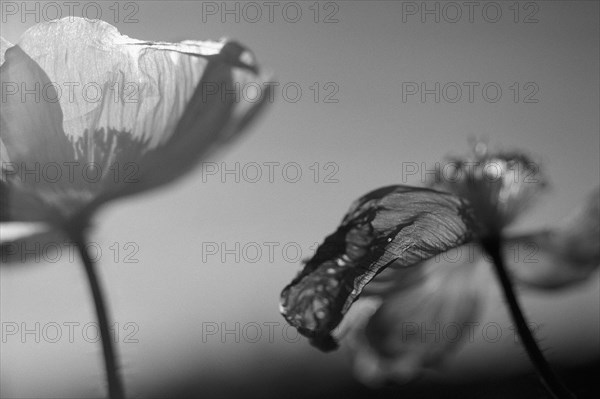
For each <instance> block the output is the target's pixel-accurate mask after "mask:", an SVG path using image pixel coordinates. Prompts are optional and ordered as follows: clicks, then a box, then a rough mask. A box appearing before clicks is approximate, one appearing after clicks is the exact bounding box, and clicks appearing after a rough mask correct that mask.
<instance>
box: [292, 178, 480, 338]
mask: <svg viewBox="0 0 600 399" xmlns="http://www.w3.org/2000/svg"><path fill="white" fill-rule="evenodd" d="M471 226H472V222H471V218H470V216H469V210H468V207H467V205H466V204H465V203H464V202H463V201H462V200H461V199H460V198H458V197H456V196H454V195H452V194H447V193H442V192H438V191H435V190H431V189H425V188H416V187H407V186H391V187H385V188H381V189H378V190H375V191H373V192H371V193H369V194H367V195H365V196H363V197H362V198H360V199H359V200H358V201H356V202H355V203H354V204H353V206H352V207H351V209H350V211H349V212H348V214H347V215H346V216H345V218H344V220H343V221H342V224H341V225H340V227H339V228H338V229H337V231H336V232H335V233H333V234H332V235H330V236H329V237H327V238H326V239H325V241H324V243H323V244H322V245H321V246H320V247H319V248H318V249H317V252H316V254H315V256H314V257H313V258H312V259H311V260H310V261H309V262H308V263H307V264H306V265H305V267H304V269H303V270H302V271H301V272H300V274H299V275H298V276H297V277H296V278H295V279H294V280H293V281H292V282H291V284H290V285H288V286H287V287H286V288H285V289H284V290H283V292H282V294H281V312H282V314H283V315H284V317H285V318H286V319H287V321H288V322H289V323H290V324H291V325H293V326H295V327H296V328H297V329H298V331H299V332H300V333H302V334H304V335H306V336H308V337H310V338H311V339H312V340H311V341H312V343H313V344H315V345H316V346H318V347H320V348H321V349H324V350H328V349H333V348H335V346H336V345H335V341H334V340H333V339H332V337H331V335H330V332H331V331H332V330H333V329H334V328H335V327H336V326H337V325H338V324H339V322H340V321H341V320H342V318H343V316H344V314H345V313H346V312H347V311H348V309H349V308H350V306H351V305H352V303H353V302H354V301H355V300H356V299H357V298H358V296H359V295H360V294H361V292H362V290H363V288H364V287H365V285H367V284H368V283H369V282H370V281H371V280H372V279H373V278H374V277H375V276H376V275H377V274H378V273H380V272H381V271H382V270H384V269H385V268H386V267H387V266H388V265H390V264H392V263H393V262H394V263H395V264H396V267H400V268H408V267H414V266H415V265H416V264H418V263H419V262H421V261H423V260H425V259H428V258H431V257H432V256H434V255H436V254H439V253H442V252H445V251H446V250H448V249H450V248H453V247H456V246H458V245H461V244H463V243H465V242H467V241H469V240H470V239H471V233H472V227H471Z"/></svg>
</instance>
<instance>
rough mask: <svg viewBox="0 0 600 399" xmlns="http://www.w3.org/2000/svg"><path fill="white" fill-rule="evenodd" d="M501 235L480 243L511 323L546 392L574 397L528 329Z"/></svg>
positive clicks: (563, 398) (562, 397)
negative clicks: (509, 270)
mask: <svg viewBox="0 0 600 399" xmlns="http://www.w3.org/2000/svg"><path fill="white" fill-rule="evenodd" d="M501 242H502V241H501V237H499V236H497V237H487V238H485V239H483V240H482V242H481V244H482V246H483V248H484V249H485V251H486V252H487V253H488V254H489V255H490V256H491V258H492V260H493V262H494V269H495V270H496V274H497V276H498V280H499V281H500V285H501V286H502V291H503V292H504V297H505V298H506V302H507V303H508V308H509V310H510V315H511V317H512V320H513V323H514V324H515V326H516V328H517V332H518V333H519V337H520V338H521V342H522V343H523V346H524V347H525V351H526V352H527V355H528V356H529V359H530V360H531V363H533V366H534V368H535V370H536V371H537V374H538V376H539V378H540V379H541V381H542V384H543V385H544V387H545V388H546V390H547V391H548V393H549V394H550V395H551V396H552V397H553V398H556V399H575V395H574V394H573V393H572V392H571V391H569V389H568V388H567V387H566V386H565V385H564V384H563V383H562V382H561V380H560V378H559V377H558V376H557V375H556V374H555V373H554V371H553V370H552V368H551V367H550V364H549V363H548V361H547V360H546V358H545V357H544V355H543V353H542V351H541V350H540V348H539V346H538V344H537V342H536V340H535V338H534V337H533V334H532V333H531V330H530V329H529V326H528V323H527V320H526V319H525V316H524V315H523V311H522V310H521V306H520V304H519V300H518V298H517V296H516V294H515V291H514V288H513V285H512V281H511V279H510V276H509V275H508V272H507V270H506V266H505V264H504V258H503V256H502V252H501Z"/></svg>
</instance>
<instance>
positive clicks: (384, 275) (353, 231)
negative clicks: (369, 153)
mask: <svg viewBox="0 0 600 399" xmlns="http://www.w3.org/2000/svg"><path fill="white" fill-rule="evenodd" d="M453 161H454V162H453V164H454V166H455V169H454V171H453V173H450V174H449V175H448V176H445V177H443V178H442V176H437V177H436V179H435V181H434V182H432V186H433V188H431V189H429V188H417V187H408V186H392V187H386V188H381V189H378V190H375V191H373V192H371V193H369V194H366V195H365V196H363V197H361V198H360V199H358V200H357V201H356V202H355V203H354V204H353V205H352V207H351V208H350V210H349V212H348V213H347V215H346V216H345V217H344V219H343V221H342V223H341V225H340V227H339V228H338V230H337V231H336V232H335V233H333V234H332V235H330V236H329V237H327V238H326V239H325V241H324V242H323V244H321V246H320V247H319V249H318V250H317V252H316V254H315V256H314V257H313V258H312V259H311V260H309V261H308V262H307V263H306V265H305V267H304V269H303V270H302V271H301V272H300V273H299V274H298V276H297V277H296V278H295V279H294V280H293V281H292V282H291V283H290V284H289V285H288V286H287V287H286V288H285V289H284V290H283V292H282V295H281V297H282V298H281V311H282V314H283V315H284V317H285V318H286V320H287V321H288V322H289V323H290V324H291V325H293V326H295V327H297V328H298V331H299V332H301V333H302V334H304V335H306V336H307V337H309V338H310V339H311V342H312V343H313V344H314V345H315V346H317V347H319V348H321V349H324V350H331V349H333V348H335V347H336V346H337V343H336V338H335V337H337V338H340V337H341V336H344V335H346V334H348V335H349V342H350V346H351V348H352V350H353V352H354V355H355V371H356V374H357V376H358V377H359V379H361V380H362V381H363V382H366V383H369V384H376V385H377V384H380V383H383V382H385V381H390V380H392V381H396V382H401V383H403V382H406V381H408V380H410V379H412V378H415V377H417V376H418V375H420V373H421V372H422V371H423V370H425V369H427V368H435V367H437V366H439V365H441V363H442V362H443V360H444V359H446V358H447V356H448V355H449V354H450V353H452V351H453V350H454V349H456V348H458V347H460V343H461V342H462V339H461V337H460V335H458V336H457V337H453V336H452V335H450V336H448V335H444V334H442V335H439V334H438V335H435V337H433V336H429V337H427V333H426V332H424V331H423V329H427V328H430V329H432V328H434V327H435V326H442V327H446V326H454V327H456V328H457V329H459V330H460V329H462V328H465V327H468V326H469V325H473V323H474V322H475V321H476V320H477V319H478V316H479V310H480V309H481V308H482V303H483V301H484V300H485V298H486V294H487V292H488V291H489V285H486V284H481V282H480V281H478V268H477V267H475V266H476V265H477V264H478V262H479V261H480V260H482V255H483V251H474V250H473V248H474V247H476V246H477V242H478V241H479V240H480V239H484V238H485V237H489V236H493V235H500V234H502V230H503V229H504V228H505V227H506V226H507V225H509V224H510V223H511V222H512V221H513V220H515V219H516V218H517V217H518V215H519V214H521V213H522V212H523V210H525V209H527V208H528V207H529V206H530V205H531V204H532V203H533V201H534V200H535V197H536V195H537V193H538V192H539V191H541V190H542V189H543V188H544V186H545V185H546V181H545V179H544V178H543V177H542V176H541V175H539V174H538V172H539V170H538V168H537V165H536V164H535V163H534V162H532V161H531V160H530V159H529V158H528V157H527V156H526V155H524V154H522V153H520V152H497V153H490V152H489V151H488V149H487V146H485V145H483V144H481V143H478V144H477V145H476V146H475V148H474V151H473V153H472V154H471V155H469V156H467V157H464V158H460V159H454V160H453ZM598 201H599V192H598V190H596V191H594V193H593V194H591V195H590V197H589V200H588V202H587V203H586V204H584V205H583V206H582V207H580V208H579V209H578V210H577V211H576V212H575V214H574V215H573V216H571V217H570V218H569V219H568V220H567V221H566V222H565V223H564V224H562V225H561V227H559V228H557V229H552V230H546V231H542V232H535V233H532V234H526V235H521V236H515V237H510V236H508V237H506V239H504V240H503V241H502V246H503V248H502V251H503V252H508V251H510V248H509V247H510V245H512V244H514V243H520V244H522V245H531V244H532V243H533V245H536V246H537V247H538V248H539V256H540V257H541V259H540V261H539V262H537V263H531V264H530V263H526V264H524V263H522V262H517V261H511V257H509V256H506V260H507V263H508V264H507V265H506V267H507V268H508V269H509V271H510V272H511V274H512V275H513V277H514V279H515V281H516V282H517V283H519V284H523V285H527V286H530V287H536V288H540V289H557V288H564V287H568V286H570V285H572V284H574V283H577V282H580V281H583V280H585V279H586V278H587V277H589V276H590V275H591V274H592V273H593V272H594V271H595V270H596V269H597V268H598V265H599V264H600V249H599V242H600V229H599V224H600V221H599V219H600V215H599V210H598V209H599V206H598ZM454 248H459V249H461V250H464V251H465V252H467V253H470V254H473V256H472V257H469V259H464V261H463V260H461V261H457V262H449V261H445V260H442V261H440V258H439V257H438V256H437V255H440V254H442V253H444V252H446V251H448V250H451V249H454ZM512 259H513V260H514V257H513V258H512ZM488 283H489V282H488ZM359 296H360V297H361V299H360V300H359V301H358V302H357V303H355V301H356V300H357V299H358V298H359ZM353 304H355V305H353ZM351 307H353V308H355V309H356V310H357V311H356V312H351V314H350V315H349V317H347V318H345V315H346V313H347V312H348V311H349V310H350V308H351ZM353 310H354V309H353ZM343 319H344V320H343ZM340 323H341V325H340ZM338 326H339V327H338ZM455 338H456V339H455ZM462 338H463V339H464V336H463V337H462Z"/></svg>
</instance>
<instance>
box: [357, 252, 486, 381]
mask: <svg viewBox="0 0 600 399" xmlns="http://www.w3.org/2000/svg"><path fill="white" fill-rule="evenodd" d="M462 248H463V249H465V248H466V246H463V247H462ZM465 252H470V251H468V250H466V249H465ZM465 260H466V259H465ZM477 266H479V265H478V264H477V262H476V261H474V262H470V261H468V262H450V261H448V260H446V259H440V258H437V257H436V258H434V259H430V260H428V261H426V262H424V263H423V264H422V265H419V269H420V270H422V271H423V276H425V278H422V279H420V280H414V279H413V281H412V283H413V284H412V285H411V286H407V285H406V284H403V286H402V287H396V289H393V288H392V289H389V290H388V291H387V292H386V293H384V294H383V296H382V299H381V306H379V307H377V308H376V310H375V311H371V312H369V313H367V314H365V317H364V320H362V321H361V322H359V323H356V324H355V325H354V326H352V327H351V328H352V330H351V332H350V334H349V335H350V340H349V342H350V345H351V347H352V348H353V353H354V357H355V361H354V365H355V366H354V369H355V372H356V375H357V377H358V378H359V379H361V380H362V381H363V382H365V383H368V384H371V385H378V384H381V383H384V382H387V381H390V380H391V381H395V382H398V383H405V382H407V381H409V380H411V379H413V378H415V377H417V376H419V375H420V373H421V372H422V371H423V370H424V369H427V368H436V367H439V366H441V365H442V364H443V361H444V360H445V359H447V357H448V356H449V355H450V354H452V353H453V351H454V350H455V349H457V348H458V347H459V346H460V344H461V343H463V342H464V341H465V340H466V339H467V338H468V337H469V334H468V333H467V332H468V331H470V330H471V329H472V327H473V325H474V324H473V323H474V322H475V321H476V320H477V316H478V313H479V309H480V308H481V299H482V298H483V295H482V292H480V291H481V290H482V288H481V285H480V284H476V281H475V280H476V278H477V276H478V274H477V269H478V268H477ZM397 272H398V273H399V274H400V276H398V280H397V281H399V282H400V281H402V279H401V277H402V275H403V273H402V270H401V269H397Z"/></svg>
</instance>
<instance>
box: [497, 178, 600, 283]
mask: <svg viewBox="0 0 600 399" xmlns="http://www.w3.org/2000/svg"><path fill="white" fill-rule="evenodd" d="M599 201H600V189H596V190H595V191H594V192H593V193H592V194H590V195H589V196H588V198H587V200H586V202H585V203H584V204H583V205H582V206H580V207H579V208H578V209H576V210H575V212H574V213H573V214H572V215H571V216H570V217H568V218H567V219H566V220H565V221H564V222H563V223H561V224H560V227H558V228H556V229H553V230H547V231H543V232H539V233H536V234H529V235H524V236H520V237H514V238H511V239H509V240H508V241H507V243H506V248H505V251H504V252H505V255H504V258H505V261H506V263H507V265H508V267H509V268H510V269H511V272H512V274H513V276H514V277H515V279H516V280H517V282H519V283H521V284H523V285H526V286H531V287H535V288H543V289H558V288H565V287H569V286H571V285H573V284H575V283H578V282H582V281H585V280H587V279H588V278H589V277H590V276H591V275H592V274H593V273H594V272H596V271H597V270H598V267H599V266H600V205H599Z"/></svg>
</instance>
